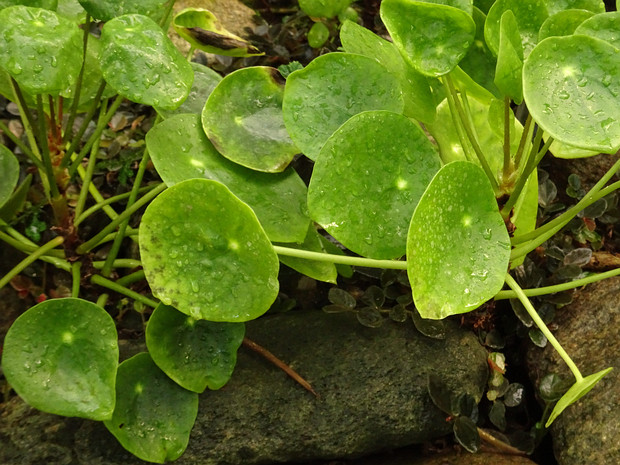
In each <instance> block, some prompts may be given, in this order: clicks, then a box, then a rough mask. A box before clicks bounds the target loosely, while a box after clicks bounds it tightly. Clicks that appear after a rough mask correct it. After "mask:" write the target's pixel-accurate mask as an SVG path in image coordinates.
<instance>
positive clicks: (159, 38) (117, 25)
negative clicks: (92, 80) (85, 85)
mask: <svg viewBox="0 0 620 465" xmlns="http://www.w3.org/2000/svg"><path fill="white" fill-rule="evenodd" d="M101 45H102V46H103V50H102V52H101V69H102V71H103V77H104V78H105V80H106V82H107V83H108V84H109V85H110V86H112V87H113V88H114V89H115V90H116V91H117V92H118V93H119V94H120V95H122V96H123V97H126V98H128V99H130V100H132V101H134V102H136V103H142V104H145V105H152V106H155V107H160V108H163V109H164V110H174V109H175V108H177V107H179V106H180V105H181V103H182V102H183V101H184V100H185V98H187V95H188V94H189V90H190V88H191V85H192V81H193V79H194V73H193V71H192V67H191V65H190V64H189V63H188V62H187V60H186V59H185V58H184V57H183V55H181V53H180V52H179V51H178V50H177V48H176V47H175V46H174V44H173V43H172V42H171V41H170V39H169V38H168V37H167V36H166V34H165V33H164V32H163V31H162V30H161V28H160V27H159V26H158V25H157V24H156V23H155V22H154V21H153V20H151V19H149V18H147V17H146V16H142V15H137V14H131V15H124V16H119V17H117V18H114V19H112V20H111V21H109V22H107V23H106V24H105V25H104V26H103V30H102V32H101Z"/></svg>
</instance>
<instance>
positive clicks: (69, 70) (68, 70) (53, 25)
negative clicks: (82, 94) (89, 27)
mask: <svg viewBox="0 0 620 465" xmlns="http://www.w3.org/2000/svg"><path fill="white" fill-rule="evenodd" d="M0 24H2V34H1V35H0V67H2V68H4V69H5V70H6V71H7V72H8V73H9V74H10V75H11V76H12V77H13V78H14V79H15V80H16V81H17V82H18V84H19V85H20V86H21V87H22V90H24V91H26V92H28V93H30V94H33V95H34V94H51V95H58V94H60V93H62V92H64V91H66V90H67V89H68V88H69V87H70V86H71V85H73V84H74V83H75V81H76V79H77V76H78V74H79V72H80V66H81V63H82V32H81V31H80V29H79V28H78V27H77V25H75V24H73V22H71V21H70V20H68V19H66V18H63V17H62V16H59V15H58V14H56V13H55V12H53V11H49V10H43V9H40V8H30V7H26V6H12V7H8V8H5V9H3V10H0Z"/></svg>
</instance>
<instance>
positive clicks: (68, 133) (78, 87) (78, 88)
mask: <svg viewBox="0 0 620 465" xmlns="http://www.w3.org/2000/svg"><path fill="white" fill-rule="evenodd" d="M82 27H83V29H84V35H83V36H82V66H81V68H80V73H79V74H78V77H77V81H76V82H75V91H74V92H73V103H72V104H71V109H70V110H69V117H68V119H67V126H66V127H65V134H64V136H63V139H62V141H63V142H64V143H66V142H67V141H68V140H69V139H71V137H72V136H73V123H74V122H75V117H76V116H77V109H78V105H79V104H80V94H81V93H82V81H83V79H84V68H85V66H86V51H87V47H88V36H89V35H90V15H89V14H88V13H86V22H85V23H84V25H83V26H82ZM96 101H99V99H97V100H96ZM89 121H90V119H89ZM69 156H71V155H69Z"/></svg>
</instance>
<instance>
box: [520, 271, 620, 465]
mask: <svg viewBox="0 0 620 465" xmlns="http://www.w3.org/2000/svg"><path fill="white" fill-rule="evenodd" d="M554 322H555V323H557V324H558V326H559V329H558V330H557V331H556V332H555V336H556V337H557V339H558V340H559V341H560V343H561V344H562V346H563V347H564V349H565V350H566V351H567V352H568V354H569V355H570V356H571V358H572V359H573V360H574V361H575V363H576V364H577V366H578V367H579V370H580V371H581V372H582V373H583V375H584V376H586V375H589V374H591V373H595V372H597V371H600V370H603V369H605V368H607V367H610V366H611V367H614V370H613V371H612V372H611V373H609V374H608V375H607V376H606V377H605V378H603V380H602V381H600V382H599V384H597V385H596V386H595V387H594V388H593V389H592V391H590V392H589V393H588V394H586V396H585V397H583V398H582V399H581V400H579V402H577V403H576V404H573V405H572V406H570V407H569V408H568V409H566V410H565V411H564V412H563V413H562V415H560V416H559V417H558V419H557V420H555V422H554V423H553V425H552V426H551V434H552V437H553V444H554V452H555V456H556V458H557V460H558V463H559V464H560V465H583V464H588V465H610V464H617V463H620V329H619V328H620V278H618V277H616V278H611V279H607V280H604V281H600V282H598V283H595V284H590V285H588V286H587V287H585V288H584V289H582V290H580V291H578V292H576V293H575V299H574V301H573V303H572V304H570V305H569V306H566V307H564V308H562V309H559V310H558V311H557V316H556V319H555V320H554ZM528 365H529V367H530V373H531V375H532V378H533V381H534V382H535V383H536V384H538V382H539V381H540V379H541V378H542V377H543V376H544V375H546V374H547V373H557V374H560V375H562V376H563V377H565V378H566V379H572V376H571V375H570V372H569V370H568V368H567V367H566V365H565V364H564V362H563V361H562V360H561V359H560V357H559V356H558V355H557V353H556V352H555V351H554V350H553V349H552V348H551V347H550V346H548V347H546V348H545V349H544V350H543V349H538V348H532V349H531V350H530V351H529V353H528Z"/></svg>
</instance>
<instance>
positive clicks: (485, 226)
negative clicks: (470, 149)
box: [407, 161, 510, 319]
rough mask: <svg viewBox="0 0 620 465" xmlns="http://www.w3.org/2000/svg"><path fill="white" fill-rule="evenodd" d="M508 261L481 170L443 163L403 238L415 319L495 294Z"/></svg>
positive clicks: (463, 308)
mask: <svg viewBox="0 0 620 465" xmlns="http://www.w3.org/2000/svg"><path fill="white" fill-rule="evenodd" d="M455 244H458V246H457V247H456V246H455ZM509 259H510V238H509V236H508V231H507V230H506V226H505V225H504V221H503V219H502V217H501V215H500V214H499V211H498V207H497V203H496V201H495V195H494V194H493V189H492V187H491V184H490V183H489V181H488V179H487V178H486V176H485V174H484V171H483V170H482V168H480V167H479V166H478V165H475V164H473V163H470V162H466V161H455V162H452V163H449V164H447V165H445V166H444V167H443V168H442V169H441V170H439V172H438V173H437V175H436V176H435V177H434V178H433V180H432V181H431V183H430V185H429V186H428V188H427V189H426V191H425V192H424V195H423V196H422V198H421V199H420V202H419V203H418V206H417V207H416V210H415V212H414V214H413V217H412V218H411V225H410V227H409V236H408V238H407V274H408V275H409V282H410V283H411V290H412V293H413V300H414V302H415V305H416V307H417V309H418V311H419V312H420V315H421V316H422V317H423V318H432V319H440V318H445V317H447V316H449V315H454V314H458V313H465V312H469V311H471V310H474V309H475V308H477V307H478V306H480V305H481V304H482V303H484V302H486V301H487V300H489V299H490V298H492V297H493V296H494V295H495V294H496V293H497V292H499V291H500V290H501V288H502V286H503V284H504V276H505V275H506V270H507V269H508V261H509Z"/></svg>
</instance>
